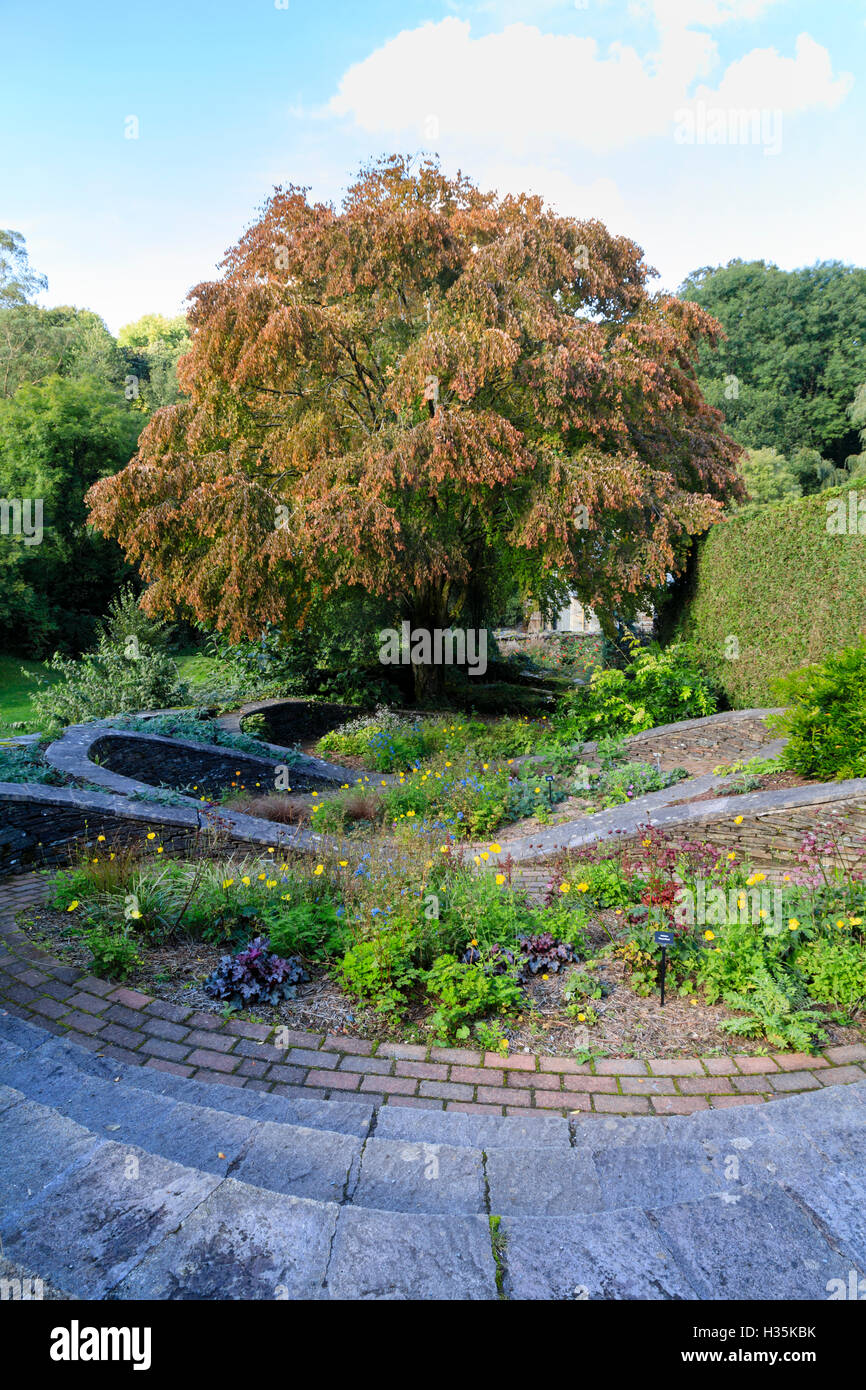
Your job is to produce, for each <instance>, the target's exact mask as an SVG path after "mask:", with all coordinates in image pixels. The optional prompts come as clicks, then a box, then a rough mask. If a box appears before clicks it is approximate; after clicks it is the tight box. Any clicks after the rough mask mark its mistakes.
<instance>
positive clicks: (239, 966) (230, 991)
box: [204, 936, 309, 1007]
mask: <svg viewBox="0 0 866 1390" xmlns="http://www.w3.org/2000/svg"><path fill="white" fill-rule="evenodd" d="M308 979H309V976H308V974H307V972H306V970H305V969H304V967H303V964H302V962H301V960H300V958H299V957H298V956H292V957H291V958H290V959H289V960H283V959H282V957H281V956H277V955H274V954H272V952H271V950H270V942H269V941H268V939H267V937H264V936H257V937H255V939H254V940H253V941H250V942H249V944H248V945H247V946H245V947H244V949H243V950H242V951H239V952H238V953H237V955H235V956H223V957H222V959H221V960H220V963H219V965H218V966H217V968H216V970H215V971H214V972H213V974H212V975H209V976H208V978H207V979H206V980H205V982H204V989H205V993H206V994H209V995H210V997H211V998H212V999H222V1000H225V1001H226V1002H227V1003H229V1004H233V1005H235V1006H237V1007H239V1006H241V1005H243V1006H246V1005H249V1004H279V1003H280V1002H281V1000H283V999H293V998H294V996H295V993H296V988H295V987H296V986H297V985H299V984H301V983H303V981H305V980H308Z"/></svg>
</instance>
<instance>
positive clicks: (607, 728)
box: [566, 643, 717, 737]
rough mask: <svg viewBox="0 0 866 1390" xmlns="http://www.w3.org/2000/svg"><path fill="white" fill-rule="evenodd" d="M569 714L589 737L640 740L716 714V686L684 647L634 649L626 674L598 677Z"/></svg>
mask: <svg viewBox="0 0 866 1390" xmlns="http://www.w3.org/2000/svg"><path fill="white" fill-rule="evenodd" d="M566 709H567V710H569V711H570V712H572V713H573V714H574V715H576V716H577V719H578V720H579V721H580V723H581V725H582V727H583V729H584V730H585V734H587V735H589V736H592V737H594V736H595V735H596V733H602V732H603V733H606V734H635V733H640V732H641V731H642V730H644V729H653V728H656V727H658V726H659V725H661V724H673V723H676V722H677V721H678V720H682V719H700V718H703V717H704V716H706V715H710V714H715V712H716V709H717V699H716V693H715V689H714V686H713V684H712V682H711V680H710V678H709V676H707V674H706V673H705V672H704V671H703V670H702V669H701V668H700V667H699V665H698V663H697V661H696V659H695V657H694V656H693V654H692V652H691V650H690V649H689V648H688V647H686V646H685V645H684V644H682V643H676V644H674V645H672V646H670V647H667V648H665V650H664V651H662V650H661V648H660V647H658V646H656V645H655V644H653V645H652V646H649V647H644V648H640V647H635V649H634V659H633V660H632V662H631V664H630V665H629V666H626V668H625V669H624V670H618V669H617V668H615V667H612V668H610V669H608V670H606V671H600V670H597V671H594V672H593V674H592V676H591V678H590V682H589V685H588V686H583V687H582V688H580V689H578V690H576V691H575V693H574V695H573V696H572V697H571V699H570V700H569V701H568V702H567V703H566Z"/></svg>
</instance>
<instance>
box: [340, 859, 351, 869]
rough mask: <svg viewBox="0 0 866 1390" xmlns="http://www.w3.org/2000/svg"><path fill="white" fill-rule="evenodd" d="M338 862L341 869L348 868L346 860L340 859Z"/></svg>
mask: <svg viewBox="0 0 866 1390" xmlns="http://www.w3.org/2000/svg"><path fill="white" fill-rule="evenodd" d="M339 862H340V868H341V869H348V867H349V861H348V859H341V860H340V861H339Z"/></svg>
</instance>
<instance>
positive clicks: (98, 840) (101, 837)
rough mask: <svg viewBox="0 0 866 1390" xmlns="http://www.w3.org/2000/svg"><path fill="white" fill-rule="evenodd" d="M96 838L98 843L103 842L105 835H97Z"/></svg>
mask: <svg viewBox="0 0 866 1390" xmlns="http://www.w3.org/2000/svg"><path fill="white" fill-rule="evenodd" d="M96 839H97V843H98V844H102V843H103V841H104V840H105V836H104V835H97V837H96Z"/></svg>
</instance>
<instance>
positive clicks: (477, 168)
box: [0, 0, 866, 331]
mask: <svg viewBox="0 0 866 1390" xmlns="http://www.w3.org/2000/svg"><path fill="white" fill-rule="evenodd" d="M0 45H2V51H3V52H4V55H5V63H4V68H5V71H4V82H3V86H2V89H0V131H2V139H0V200H2V201H0V226H6V227H12V228H14V229H16V230H18V231H21V232H23V233H24V235H25V236H26V238H27V243H28V247H29V250H30V255H31V261H32V263H33V265H34V267H35V268H36V269H38V270H41V271H43V272H44V273H45V274H46V275H47V276H48V279H49V291H48V293H47V295H45V296H43V297H42V298H43V302H45V303H52V304H54V303H73V304H77V305H79V306H81V307H87V308H91V309H95V310H96V311H97V312H98V313H100V314H101V315H102V316H103V317H104V318H105V320H106V322H107V323H108V325H109V327H110V328H112V329H113V330H114V331H116V330H117V329H118V328H119V327H120V325H121V324H123V323H125V322H128V321H129V320H131V319H133V318H136V317H138V315H140V314H142V313H145V312H149V311H160V312H163V313H175V312H177V311H178V310H179V309H180V308H181V306H182V302H183V299H184V297H185V295H186V293H187V292H188V290H189V289H190V287H191V286H192V285H194V284H195V283H197V282H198V281H199V280H203V279H209V278H212V277H213V275H214V274H215V271H216V265H217V262H218V261H219V259H220V258H221V256H222V253H223V252H224V250H225V249H226V248H227V247H228V246H230V245H231V244H232V243H233V242H234V241H235V240H236V239H237V237H238V236H239V235H240V233H241V232H242V230H243V228H244V227H245V226H246V225H247V224H248V223H249V221H250V220H251V219H252V218H253V217H254V214H255V211H256V209H257V208H258V207H259V206H260V205H261V203H262V202H263V200H264V199H265V198H266V197H267V194H268V192H269V190H270V189H271V188H272V187H273V185H274V184H275V183H278V182H284V183H287V182H294V183H301V184H309V185H310V186H311V188H312V191H313V194H314V195H315V196H316V197H319V198H323V199H333V200H336V201H338V200H339V198H340V194H341V191H342V190H343V189H344V188H345V187H346V185H347V184H348V183H349V182H350V181H351V178H352V176H353V174H354V173H355V172H356V171H357V169H358V167H359V165H360V164H361V163H362V162H363V161H364V160H366V159H367V158H369V157H371V156H376V155H378V154H382V153H386V152H389V151H391V150H395V149H399V150H404V151H410V152H413V153H414V152H415V151H419V150H430V151H433V150H435V151H437V152H438V153H439V154H440V157H441V158H442V160H443V163H444V164H445V165H446V166H447V167H449V168H451V169H453V168H456V167H458V166H459V167H461V168H463V169H464V170H465V171H466V172H467V173H469V174H470V175H472V176H473V177H474V178H475V179H476V181H477V182H478V183H480V184H481V185H483V186H485V187H497V188H500V189H502V190H503V191H506V190H507V191H512V192H516V191H519V190H521V189H526V190H530V191H532V192H536V193H541V194H543V195H544V196H545V197H546V198H547V199H548V200H549V201H550V202H552V203H553V205H554V206H556V207H557V209H558V210H559V211H560V212H562V213H564V214H567V215H570V216H576V217H588V216H599V217H602V219H603V220H604V221H606V222H607V223H608V225H609V226H610V227H611V229H612V230H614V231H617V232H623V233H625V234H627V235H629V236H631V237H633V238H634V239H635V240H636V241H638V242H639V243H640V244H641V245H642V246H643V247H644V248H645V250H646V253H647V257H648V259H649V261H650V262H651V263H652V264H653V265H655V266H656V267H657V268H658V269H659V271H660V273H661V280H660V282H659V283H660V284H662V285H664V286H666V287H671V288H673V287H675V286H676V285H677V284H678V283H679V282H680V281H681V280H682V278H683V277H684V276H685V275H686V274H687V273H688V272H689V271H690V270H693V269H695V268H696V267H698V266H700V265H707V264H717V263H720V262H725V261H727V260H729V259H731V258H732V257H734V256H742V257H747V258H751V257H763V258H765V259H768V260H774V261H775V262H776V263H777V264H779V265H782V266H785V267H792V266H796V265H802V264H809V263H812V262H813V261H815V260H818V259H829V258H838V259H841V260H845V261H850V262H856V263H859V264H863V263H866V179H864V177H863V140H864V134H866V95H864V93H866V0H830V2H828V0H586V2H585V3H584V0H577V3H575V0H486V3H485V0H478V2H477V3H459V2H457V0H454V3H445V2H443V3H439V2H438V0H437V2H435V3H434V0H423V2H422V0H401V3H391V0H363V3H359V2H358V0H288V3H287V4H286V5H285V6H283V0H276V3H275V0H174V3H168V0H149V3H148V4H147V5H146V6H145V5H118V4H116V3H107V0H89V2H88V0H76V3H75V4H70V3H68V2H67V3H62V2H61V0H40V3H39V5H38V6H37V5H34V4H33V0H0ZM9 55H15V56H14V59H13V60H11V61H10V57H9ZM751 111H757V112H758V113H759V118H758V124H757V125H756V126H755V127H754V128H753V127H752V125H751V118H749V119H748V120H744V123H743V126H742V128H741V126H740V118H739V114H738V113H740V112H751ZM129 117H136V118H137V121H138V138H137V139H129V138H126V134H125V133H126V131H127V130H128V129H130V126H129V123H128V118H129ZM702 136H703V138H701V137H702ZM710 136H715V139H714V142H713V143H710ZM732 137H733V138H732Z"/></svg>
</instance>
